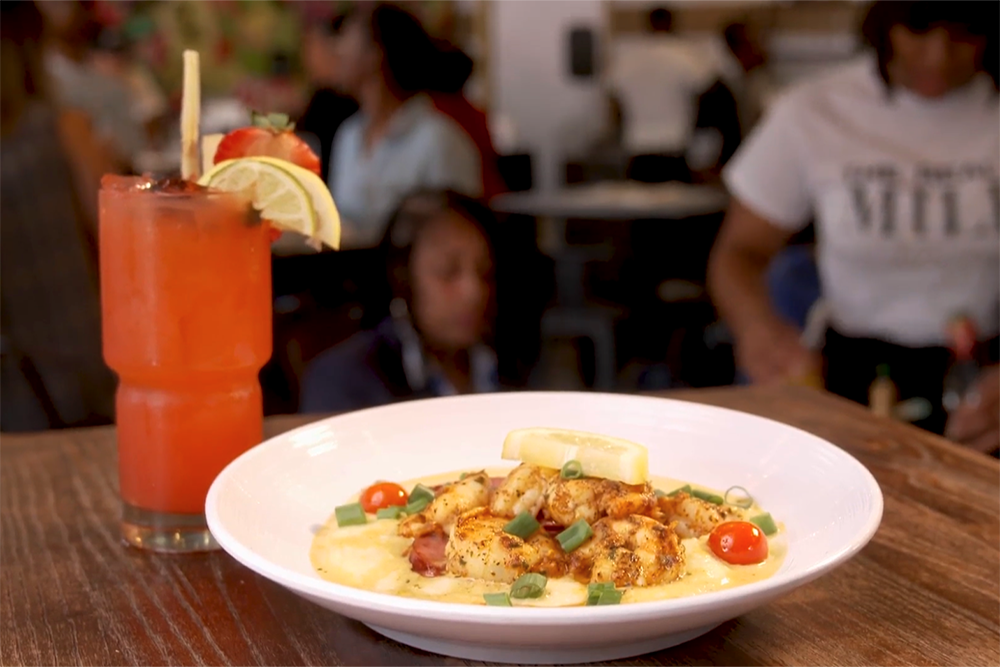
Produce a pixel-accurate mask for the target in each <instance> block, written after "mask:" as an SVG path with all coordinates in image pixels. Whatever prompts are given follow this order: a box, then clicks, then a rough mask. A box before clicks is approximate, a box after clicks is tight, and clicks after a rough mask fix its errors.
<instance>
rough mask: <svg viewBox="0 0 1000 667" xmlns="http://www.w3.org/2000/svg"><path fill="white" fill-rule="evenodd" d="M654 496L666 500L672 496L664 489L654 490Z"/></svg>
mask: <svg viewBox="0 0 1000 667" xmlns="http://www.w3.org/2000/svg"><path fill="white" fill-rule="evenodd" d="M653 495H655V496H656V497H657V498H666V497H667V496H668V495H670V494H668V493H667V492H666V491H664V490H662V489H653Z"/></svg>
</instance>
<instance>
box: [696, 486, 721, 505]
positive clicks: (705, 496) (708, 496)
mask: <svg viewBox="0 0 1000 667" xmlns="http://www.w3.org/2000/svg"><path fill="white" fill-rule="evenodd" d="M688 493H690V494H691V495H692V496H694V497H695V498H700V499H701V500H704V501H705V502H708V503H712V504H713V505H721V504H722V503H723V502H725V500H724V499H723V497H722V496H718V495H716V494H714V493H709V492H708V491H699V490H698V489H692V490H691V491H689V492H688Z"/></svg>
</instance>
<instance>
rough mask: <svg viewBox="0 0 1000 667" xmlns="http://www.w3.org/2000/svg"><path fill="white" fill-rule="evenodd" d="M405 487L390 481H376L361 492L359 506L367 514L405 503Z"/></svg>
mask: <svg viewBox="0 0 1000 667" xmlns="http://www.w3.org/2000/svg"><path fill="white" fill-rule="evenodd" d="M406 498H407V493H406V489H404V488H403V487H401V486H400V485H399V484H393V483H392V482H377V483H375V484H372V485H371V486H369V487H368V488H367V489H365V492H364V493H362V494H361V507H363V508H364V510H365V511H366V512H368V513H369V514H371V513H373V512H377V511H378V510H380V509H384V508H386V507H392V506H394V505H405V504H406Z"/></svg>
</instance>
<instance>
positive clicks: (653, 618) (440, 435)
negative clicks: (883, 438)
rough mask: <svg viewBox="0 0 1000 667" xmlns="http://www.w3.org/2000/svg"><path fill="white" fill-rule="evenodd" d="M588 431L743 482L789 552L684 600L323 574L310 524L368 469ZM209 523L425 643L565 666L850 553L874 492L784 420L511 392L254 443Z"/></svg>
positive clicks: (686, 470) (459, 461)
mask: <svg viewBox="0 0 1000 667" xmlns="http://www.w3.org/2000/svg"><path fill="white" fill-rule="evenodd" d="M528 426H553V427H563V428H572V429H578V430H583V431H594V432H597V433H606V434H610V435H615V436H620V437H623V438H627V439H630V440H634V441H636V442H640V443H642V444H644V445H646V446H647V447H648V448H649V463H650V471H651V472H652V473H653V474H655V475H663V476H669V477H674V478H679V479H684V480H689V481H693V482H698V483H701V484H705V485H707V486H710V487H714V488H720V489H725V488H728V487H730V486H733V485H740V486H743V487H745V488H747V489H749V490H751V492H752V493H753V494H754V496H755V497H756V498H757V499H758V500H759V502H760V504H761V505H762V506H763V507H764V508H765V509H767V510H769V511H770V512H771V513H772V514H773V515H774V516H775V517H776V518H777V519H778V520H779V521H782V522H784V524H785V527H786V530H787V538H788V555H787V556H786V558H785V561H784V563H783V564H782V566H781V568H780V570H779V571H778V572H777V574H775V575H774V576H773V577H771V578H769V579H766V580H764V581H760V582H755V583H752V584H748V585H745V586H741V587H738V588H732V589H728V590H723V591H718V592H714V593H708V594H703V595H698V596H693V597H688V598H680V599H674V600H664V601H660V602H648V603H637V604H629V605H621V606H612V607H576V608H561V609H560V608H556V609H524V608H503V607H486V606H475V605H460V604H447V603H441V602H434V601H427V600H417V599H406V598H400V597H395V596H391V595H385V594H379V593H372V592H367V591H362V590H358V589H354V588H349V587H346V586H341V585H337V584H333V583H330V582H328V581H324V580H323V579H321V578H320V577H319V576H318V575H317V574H316V573H315V572H314V571H313V569H312V566H311V565H310V562H309V547H310V544H311V540H312V537H313V529H314V527H315V526H317V525H319V524H322V523H323V522H325V521H326V519H327V518H328V517H329V516H330V515H331V514H332V512H333V508H334V507H335V506H337V505H340V504H343V503H344V501H345V500H346V499H348V498H349V497H350V496H351V495H352V494H355V493H357V492H359V491H360V490H361V489H362V488H364V487H365V486H367V485H368V484H370V483H371V482H373V481H375V480H376V479H396V480H404V479H409V478H413V477H419V476H423V475H429V474H433V473H440V472H447V471H450V470H457V469H473V468H481V467H484V466H491V465H503V464H507V465H512V464H510V462H504V461H501V460H500V458H499V457H500V448H501V445H502V443H503V439H504V436H506V434H507V432H508V431H510V430H512V429H515V428H523V427H528ZM206 505H207V506H206V513H207V516H208V525H209V527H210V528H211V530H212V533H213V534H214V535H215V538H216V539H217V540H218V541H219V543H220V544H221V545H222V547H223V548H224V549H225V550H226V551H228V552H229V553H230V554H231V555H232V556H233V557H234V558H236V560H238V561H240V562H241V563H243V564H244V565H246V566H247V567H248V568H250V569H251V570H254V571H255V572H258V573H259V574H261V575H263V576H265V577H267V578H268V579H271V580H273V581H275V582H277V583H279V584H281V585H282V586H285V587H286V588H288V589H289V590H291V591H293V592H295V593H297V594H299V595H301V596H302V597H304V598H306V599H308V600H312V601H313V602H315V603H317V604H319V605H321V606H323V607H327V608H328V609H332V610H334V611H336V612H339V613H341V614H343V615H345V616H348V617H350V618H354V619H357V620H359V621H361V622H362V623H365V624H366V625H368V626H370V627H371V628H372V629H374V630H376V631H377V632H380V633H382V634H383V635H385V636H387V637H391V638H392V639H395V640H398V641H400V642H402V643H404V644H409V645H411V646H415V647H417V648H421V649H424V650H427V651H432V652H435V653H442V654H445V655H450V656H455V657H459V658H466V659H470V660H488V661H496V662H507V663H512V662H513V663H517V662H530V663H535V664H539V663H546V664H565V663H575V662H593V661H598V660H611V659H617V658H625V657H630V656H635V655H640V654H642V653H648V652H651V651H655V650H659V649H663V648H667V647H669V646H673V645H675V644H679V643H681V642H684V641H687V640H689V639H692V638H694V637H697V636H698V635H700V634H703V633H704V632H707V631H708V630H710V629H711V628H713V627H715V626H717V625H719V624H720V623H723V622H725V621H727V620H729V619H731V618H734V617H736V616H739V615H740V614H743V613H746V612H748V611H750V610H751V609H754V608H755V607H759V606H761V605H763V604H767V603H768V602H771V601H772V600H774V599H775V598H777V597H778V596H780V595H782V594H784V593H787V592H789V591H791V590H792V589H794V588H796V587H798V586H801V585H803V584H805V583H806V582H808V581H810V580H812V579H815V578H816V577H818V576H820V575H822V574H823V573H825V572H827V571H829V570H830V569H832V568H834V567H836V566H837V565H839V564H841V563H843V562H844V561H845V560H847V559H848V558H850V557H851V556H853V555H854V554H856V553H857V552H858V550H859V549H861V548H862V547H863V546H864V545H865V544H866V543H867V542H868V540H870V539H871V537H872V535H874V533H875V531H876V529H877V528H878V525H879V521H880V520H881V517H882V494H881V491H880V490H879V487H878V484H877V483H876V482H875V479H874V478H873V477H872V475H871V474H870V473H869V472H868V470H866V469H865V468H864V466H862V465H861V464H860V463H858V461H857V460H855V459H854V458H852V457H851V456H850V455H848V454H847V453H845V452H844V451H843V450H841V449H839V448H837V447H836V446H834V445H832V444H830V443H829V442H826V441H825V440H821V439H820V438H817V437H815V436H813V435H810V434H808V433H805V432H804V431H800V430H798V429H794V428H791V427H789V426H785V425H783V424H779V423H777V422H774V421H771V420H768V419H763V418H760V417H755V416H751V415H747V414H744V413H740V412H735V411H732V410H724V409H721V408H715V407H709V406H703V405H697V404H694V403H687V402H682V401H674V400H665V399H657V398H647V397H638V396H624V395H610V394H597V393H510V394H494V395H480V396H463V397H455V398H442V399H433V400H426V401H414V402H409V403H401V404H397V405H393V406H389V407H383V408H375V409H371V410H363V411H360V412H354V413H350V414H346V415H342V416H339V417H334V418H330V419H325V420H323V421H319V422H316V423H314V424H310V425H307V426H304V427H301V428H298V429H295V430H293V431H290V432H288V433H285V434H283V435H280V436H278V437H276V438H272V439H271V440H269V441H267V442H265V443H263V444H261V445H259V446H257V447H255V448H253V449H252V450H250V451H249V452H247V453H246V454H244V455H243V456H241V457H240V458H238V459H237V460H236V461H234V462H233V463H232V464H230V465H229V466H228V467H227V468H226V469H225V470H224V471H223V472H222V473H221V474H220V475H219V477H218V479H216V480H215V483H214V484H213V485H212V488H211V490H210V491H209V494H208V500H207V503H206Z"/></svg>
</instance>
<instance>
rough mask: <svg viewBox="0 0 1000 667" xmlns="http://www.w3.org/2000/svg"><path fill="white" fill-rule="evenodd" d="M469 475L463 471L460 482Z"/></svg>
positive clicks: (459, 478)
mask: <svg viewBox="0 0 1000 667" xmlns="http://www.w3.org/2000/svg"><path fill="white" fill-rule="evenodd" d="M468 476H469V473H467V472H463V473H462V474H461V475H459V476H458V481H460V482H461V481H462V480H463V479H465V478H466V477H468ZM486 595H491V594H490V593H487V594H486Z"/></svg>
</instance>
